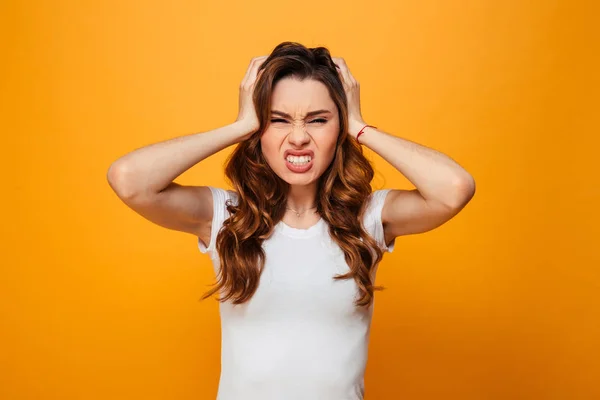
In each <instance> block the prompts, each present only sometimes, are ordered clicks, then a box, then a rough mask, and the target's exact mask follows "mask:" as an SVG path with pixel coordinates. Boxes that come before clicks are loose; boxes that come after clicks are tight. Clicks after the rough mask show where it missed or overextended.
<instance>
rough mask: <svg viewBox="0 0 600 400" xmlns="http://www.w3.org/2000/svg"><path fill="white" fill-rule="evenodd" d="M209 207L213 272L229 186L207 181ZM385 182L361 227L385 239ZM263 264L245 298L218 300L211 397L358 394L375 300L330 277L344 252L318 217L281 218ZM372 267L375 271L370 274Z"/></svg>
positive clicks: (341, 266) (254, 399) (288, 399)
mask: <svg viewBox="0 0 600 400" xmlns="http://www.w3.org/2000/svg"><path fill="white" fill-rule="evenodd" d="M210 189H211V191H212V195H213V204H214V214H213V221H212V231H211V238H210V243H209V245H208V247H207V246H205V245H204V243H203V242H202V241H201V240H200V239H198V248H199V249H200V251H201V252H202V253H208V254H209V255H210V257H211V259H212V263H213V266H214V269H215V273H216V272H217V271H218V269H219V266H220V261H219V256H218V253H217V250H216V248H215V240H216V237H217V233H218V232H219V230H220V229H221V227H222V224H223V221H224V220H225V219H226V218H228V217H229V214H228V212H227V209H226V206H225V201H226V200H228V199H231V200H232V202H233V204H236V202H237V201H238V197H237V194H236V193H235V192H234V191H230V190H223V189H220V188H214V187H210ZM388 192H389V189H385V190H377V191H374V192H373V193H372V194H371V196H370V197H369V203H368V208H367V210H366V212H365V216H364V219H363V223H364V226H365V228H366V230H367V232H369V234H370V235H371V236H372V237H373V238H374V239H375V240H376V241H377V243H378V244H379V246H380V247H381V248H382V249H383V250H384V251H387V252H392V251H393V249H394V244H395V241H393V242H392V243H391V244H390V246H389V247H388V246H386V244H385V240H384V235H383V226H382V224H381V210H382V208H383V202H384V200H385V196H386V195H387V193H388ZM263 248H264V250H265V254H266V261H265V269H264V271H263V274H262V276H261V278H260V283H259V287H258V289H257V291H256V293H255V294H254V296H253V297H252V298H251V299H250V300H249V301H248V302H246V303H244V304H240V305H233V304H232V303H231V302H226V303H220V305H219V307H220V315H221V377H220V381H219V390H218V395H217V400H241V399H243V400H308V399H310V400H321V399H322V400H359V399H363V397H364V371H365V367H366V362H367V348H368V341H369V331H370V325H371V317H372V313H373V306H371V307H370V308H369V309H368V310H361V309H360V308H357V307H356V306H355V305H354V300H355V298H356V296H357V294H358V289H357V286H356V283H355V281H354V280H353V279H350V280H334V279H333V276H334V275H336V274H343V273H346V272H348V271H349V267H348V264H347V263H346V261H345V259H344V253H343V252H342V250H341V249H340V248H339V246H338V245H337V244H336V243H335V242H333V241H332V240H331V238H330V236H329V233H328V231H327V224H326V223H325V221H324V220H323V219H320V220H319V222H317V223H316V224H314V225H313V226H311V227H310V228H308V229H299V228H293V227H291V226H289V225H287V224H285V223H284V222H283V221H281V222H279V223H278V224H277V225H276V226H275V231H274V232H273V234H272V236H271V237H270V238H269V239H267V240H265V241H264V242H263ZM375 272H376V270H375V271H374V272H373V276H375Z"/></svg>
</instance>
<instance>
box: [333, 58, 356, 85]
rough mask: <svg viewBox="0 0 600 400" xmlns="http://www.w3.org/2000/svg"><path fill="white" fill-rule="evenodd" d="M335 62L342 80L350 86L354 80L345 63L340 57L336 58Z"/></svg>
mask: <svg viewBox="0 0 600 400" xmlns="http://www.w3.org/2000/svg"><path fill="white" fill-rule="evenodd" d="M335 60H336V64H337V65H338V67H339V71H340V74H341V75H342V77H343V78H344V83H345V84H346V85H348V86H350V85H351V84H352V83H353V82H354V78H353V77H352V76H351V75H350V71H349V70H348V66H347V65H346V61H345V60H344V59H343V58H341V57H336V58H335Z"/></svg>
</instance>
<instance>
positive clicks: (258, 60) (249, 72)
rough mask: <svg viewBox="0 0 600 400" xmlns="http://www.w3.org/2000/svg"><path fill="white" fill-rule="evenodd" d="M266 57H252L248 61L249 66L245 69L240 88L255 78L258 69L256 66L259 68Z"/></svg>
mask: <svg viewBox="0 0 600 400" xmlns="http://www.w3.org/2000/svg"><path fill="white" fill-rule="evenodd" d="M267 57H268V56H260V57H254V58H253V59H252V60H251V61H250V65H249V66H248V68H247V69H246V74H245V75H244V79H242V86H244V85H245V84H246V83H248V81H249V80H250V79H252V78H253V77H254V76H256V70H257V69H258V66H260V65H261V64H262V62H263V61H264V60H265V59H266V58H267Z"/></svg>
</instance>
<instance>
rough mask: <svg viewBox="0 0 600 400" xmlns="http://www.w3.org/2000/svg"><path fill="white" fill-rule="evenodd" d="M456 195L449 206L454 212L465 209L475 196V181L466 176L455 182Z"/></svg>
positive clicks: (468, 175)
mask: <svg viewBox="0 0 600 400" xmlns="http://www.w3.org/2000/svg"><path fill="white" fill-rule="evenodd" d="M453 187H454V191H453V192H454V195H453V196H452V200H451V201H450V202H449V204H448V206H449V207H450V208H452V209H454V210H461V209H463V208H464V207H465V206H466V205H467V204H468V203H469V202H470V201H471V199H472V198H473V196H475V188H476V186H475V179H474V178H473V177H472V176H471V175H470V174H466V175H465V176H462V177H460V178H457V179H456V180H455V181H454V182H453Z"/></svg>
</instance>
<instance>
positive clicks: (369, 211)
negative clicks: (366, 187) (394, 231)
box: [363, 189, 396, 253]
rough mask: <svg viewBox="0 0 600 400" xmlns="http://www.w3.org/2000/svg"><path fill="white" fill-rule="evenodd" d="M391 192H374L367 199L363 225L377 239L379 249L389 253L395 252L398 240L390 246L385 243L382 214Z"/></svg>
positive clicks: (385, 190) (384, 190)
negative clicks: (386, 199)
mask: <svg viewBox="0 0 600 400" xmlns="http://www.w3.org/2000/svg"><path fill="white" fill-rule="evenodd" d="M390 191H391V189H382V190H376V191H374V192H372V193H371V194H370V195H369V197H368V199H367V202H368V203H367V207H366V210H365V214H364V217H363V218H364V219H363V223H364V226H365V229H366V230H367V232H368V233H369V234H370V235H371V236H372V237H373V239H375V241H376V242H377V243H378V244H379V247H380V248H381V249H382V250H383V251H387V252H388V253H391V252H393V251H394V246H395V244H396V240H395V239H393V240H392V242H391V243H390V245H389V246H388V245H387V244H386V243H385V235H384V232H383V223H382V221H381V212H382V210H383V204H384V202H385V198H386V196H387V194H388V193H389V192H390Z"/></svg>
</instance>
